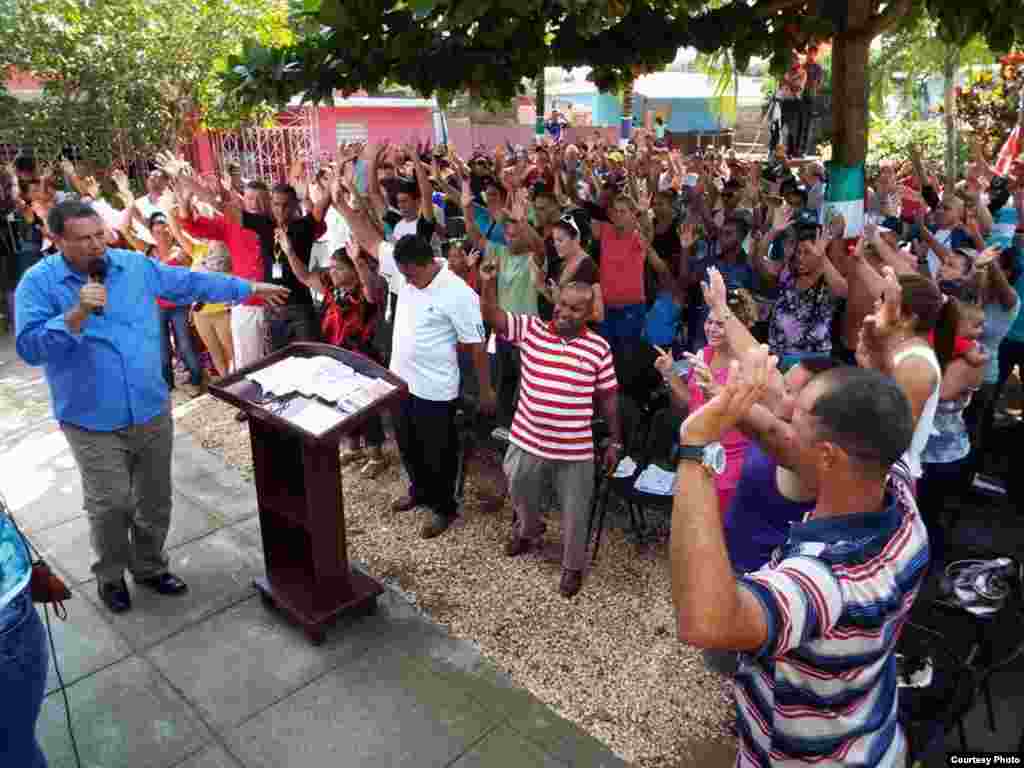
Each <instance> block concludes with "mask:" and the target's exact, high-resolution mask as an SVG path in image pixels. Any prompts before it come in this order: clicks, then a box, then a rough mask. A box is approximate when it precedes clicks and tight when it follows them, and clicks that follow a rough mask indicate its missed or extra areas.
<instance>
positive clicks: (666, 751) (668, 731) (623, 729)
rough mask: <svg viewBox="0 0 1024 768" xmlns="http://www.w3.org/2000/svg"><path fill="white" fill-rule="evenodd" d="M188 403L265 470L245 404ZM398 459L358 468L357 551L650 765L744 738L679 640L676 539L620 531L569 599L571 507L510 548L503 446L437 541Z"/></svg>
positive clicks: (236, 457)
mask: <svg viewBox="0 0 1024 768" xmlns="http://www.w3.org/2000/svg"><path fill="white" fill-rule="evenodd" d="M174 404H175V405H177V406H179V407H178V408H177V410H176V412H175V418H176V422H177V427H178V429H180V430H184V431H187V432H190V433H192V435H193V436H194V437H195V438H196V439H198V440H199V441H200V442H201V443H202V445H203V446H204V447H205V448H207V449H209V450H211V451H214V452H215V453H218V454H219V455H221V456H223V457H224V459H225V460H226V461H227V462H228V463H229V464H231V465H232V466H234V467H237V468H238V469H240V470H241V471H242V472H243V473H244V474H245V475H246V476H247V477H250V478H251V477H252V456H251V452H250V446H249V432H248V429H247V427H246V425H244V424H239V423H238V422H236V421H235V420H234V415H235V410H234V409H233V408H231V407H229V406H227V405H225V404H223V403H221V402H219V401H217V400H214V399H213V398H211V397H209V396H207V397H201V398H197V399H195V400H189V393H186V392H183V391H182V392H177V393H176V394H175V395H174ZM388 455H389V458H390V459H391V465H390V467H389V468H388V470H387V471H386V472H384V473H383V474H382V475H380V476H379V477H377V478H376V479H374V480H367V479H364V478H362V477H361V476H360V475H359V469H358V466H355V467H349V468H346V469H345V470H344V485H345V516H346V520H347V524H348V534H349V547H350V556H351V557H352V558H354V559H356V560H359V561H362V562H364V563H366V564H367V565H368V567H369V570H370V572H371V573H373V574H374V575H375V576H377V577H378V578H381V579H383V580H386V581H388V582H389V583H391V584H393V585H397V586H398V587H399V588H401V589H402V590H403V591H404V592H405V593H406V594H407V595H409V596H410V598H411V599H413V600H414V601H415V602H416V603H417V604H418V606H419V607H420V608H421V609H422V610H423V611H424V612H425V613H427V614H428V615H429V616H430V617H431V618H432V619H433V620H435V621H437V622H438V623H440V624H442V625H444V626H445V627H446V628H448V629H449V630H450V632H451V633H452V634H453V635H455V636H457V637H460V638H462V639H465V640H470V641H472V642H474V643H476V644H477V645H478V646H479V648H480V650H481V651H482V653H483V654H484V655H485V656H486V657H488V658H489V659H490V660H491V661H492V662H493V663H494V664H495V665H496V666H498V667H499V668H501V669H503V670H505V671H506V672H507V673H508V674H509V675H510V676H511V677H512V679H513V680H515V681H516V683H518V684H519V685H522V686H523V687H525V688H527V689H528V690H529V691H531V692H532V693H533V694H534V695H536V696H537V697H538V698H540V699H541V700H542V701H544V702H545V703H547V704H548V705H550V706H552V707H553V708H554V709H556V710H557V711H558V712H559V713H561V714H562V716H563V717H565V718H567V719H569V720H571V721H573V722H575V723H577V724H578V725H580V726H581V727H582V728H584V729H586V730H587V731H588V732H589V733H591V734H592V735H593V736H595V737H596V738H598V739H600V740H601V741H602V742H604V743H605V744H607V745H608V747H609V748H610V749H612V750H613V751H614V752H616V753H617V754H618V755H619V756H621V757H622V758H623V759H625V760H627V761H629V762H631V763H633V764H635V765H636V766H642V767H643V768H648V767H651V768H653V766H675V765H678V764H680V763H681V762H688V761H689V760H690V759H692V758H693V757H694V753H695V751H696V752H700V751H701V750H700V749H699V748H698V745H700V744H702V743H706V742H708V741H709V740H710V741H714V742H721V741H729V740H730V739H731V738H732V737H731V736H729V735H728V730H727V724H728V722H729V720H730V719H731V716H732V706H731V702H730V698H729V694H728V691H727V688H726V685H725V684H724V682H723V680H722V679H721V678H719V677H718V676H716V675H715V674H714V673H711V672H708V671H707V670H705V668H704V666H703V663H702V661H701V657H700V653H699V651H696V650H694V649H692V648H690V647H688V646H685V645H683V644H682V643H680V642H679V641H678V640H677V639H676V633H675V629H674V626H673V616H672V602H671V593H670V585H669V574H668V558H667V549H666V542H665V541H664V540H662V541H660V542H659V543H658V544H657V545H655V546H653V547H650V548H647V549H646V550H642V551H641V550H639V549H638V548H637V546H636V545H634V544H632V543H629V542H627V540H626V538H625V536H624V534H623V532H622V531H621V530H618V529H610V530H608V531H606V534H605V537H604V539H603V541H602V543H601V558H600V561H599V563H598V564H597V565H596V566H595V568H594V569H593V570H592V571H590V572H589V573H588V574H586V577H585V580H584V585H583V590H582V591H581V592H580V594H579V595H577V596H576V597H575V598H574V599H573V600H565V599H564V598H562V597H561V596H560V595H559V594H558V580H559V576H560V573H561V567H560V562H559V561H560V547H559V540H560V539H559V528H560V526H559V522H560V521H559V519H558V516H557V515H549V516H548V521H547V522H548V531H547V533H546V535H545V540H544V544H543V546H541V547H539V548H538V549H537V550H536V551H531V552H530V553H528V554H526V555H523V556H521V557H517V558H508V557H506V556H505V555H504V553H503V552H502V547H503V545H504V542H505V539H506V537H507V535H508V532H509V527H510V524H511V514H512V513H511V508H510V507H509V505H508V504H507V503H506V502H504V501H503V499H502V494H503V487H502V482H501V479H500V478H501V469H500V463H499V461H498V457H497V456H495V455H493V454H491V453H489V452H486V451H482V452H480V454H479V455H478V456H477V457H475V458H474V460H473V462H472V464H471V465H470V468H469V471H468V476H467V481H466V499H465V504H464V508H463V515H462V517H461V518H460V520H459V521H458V522H457V523H456V524H455V526H454V528H453V529H452V530H451V531H449V532H448V533H446V534H445V535H444V536H442V537H440V538H438V539H435V540H433V541H423V540H421V539H420V538H419V535H418V531H419V524H420V523H421V522H422V521H423V520H424V518H425V516H426V515H427V514H428V513H426V512H423V511H414V512H406V513H400V514H396V513H392V512H391V511H390V510H389V508H388V505H389V502H390V501H391V499H393V498H394V497H396V496H398V495H400V494H401V493H402V492H403V491H404V490H405V488H404V484H403V481H402V476H401V472H400V470H399V468H398V456H397V452H396V449H395V447H394V444H393V443H389V445H388Z"/></svg>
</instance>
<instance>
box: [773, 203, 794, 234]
mask: <svg viewBox="0 0 1024 768" xmlns="http://www.w3.org/2000/svg"><path fill="white" fill-rule="evenodd" d="M792 223H793V209H792V208H790V207H789V206H788V205H786V204H785V203H784V204H782V205H780V206H779V207H777V208H776V209H775V210H774V211H773V212H772V230H774V231H775V232H782V231H784V230H786V229H788V228H789V225H790V224H792Z"/></svg>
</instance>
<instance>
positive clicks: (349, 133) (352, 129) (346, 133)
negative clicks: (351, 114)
mask: <svg viewBox="0 0 1024 768" xmlns="http://www.w3.org/2000/svg"><path fill="white" fill-rule="evenodd" d="M369 136H370V133H369V131H367V129H366V123H338V124H337V125H335V127H334V139H335V141H336V142H337V146H341V145H342V144H344V143H346V142H351V141H366V140H367V139H368V138H369Z"/></svg>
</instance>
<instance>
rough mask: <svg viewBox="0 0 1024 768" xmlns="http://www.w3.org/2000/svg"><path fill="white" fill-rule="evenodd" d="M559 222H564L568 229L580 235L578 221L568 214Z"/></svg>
mask: <svg viewBox="0 0 1024 768" xmlns="http://www.w3.org/2000/svg"><path fill="white" fill-rule="evenodd" d="M559 221H560V222H562V223H563V224H565V225H566V226H567V227H570V228H571V229H572V231H573V232H575V233H576V234H577V235H579V233H580V228H579V225H578V224H577V223H576V219H574V218H573V217H572V216H570V215H569V214H566V215H565V216H563V217H562V218H560V219H559Z"/></svg>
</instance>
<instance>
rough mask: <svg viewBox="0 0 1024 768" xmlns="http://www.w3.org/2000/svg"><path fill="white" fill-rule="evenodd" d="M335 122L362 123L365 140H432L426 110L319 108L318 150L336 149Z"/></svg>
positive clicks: (431, 125) (431, 123) (430, 119)
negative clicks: (367, 137) (365, 132)
mask: <svg viewBox="0 0 1024 768" xmlns="http://www.w3.org/2000/svg"><path fill="white" fill-rule="evenodd" d="M338 123H365V124H366V129H367V133H368V134H369V140H370V141H374V142H384V141H391V142H393V143H398V144H403V143H405V142H407V141H413V142H417V141H419V142H426V141H427V140H428V139H431V140H432V139H433V138H434V118H433V111H432V110H431V108H430V107H401V108H393V107H320V151H321V152H330V153H332V154H333V153H334V151H335V149H337V139H336V133H335V128H336V126H337V124H338Z"/></svg>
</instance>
